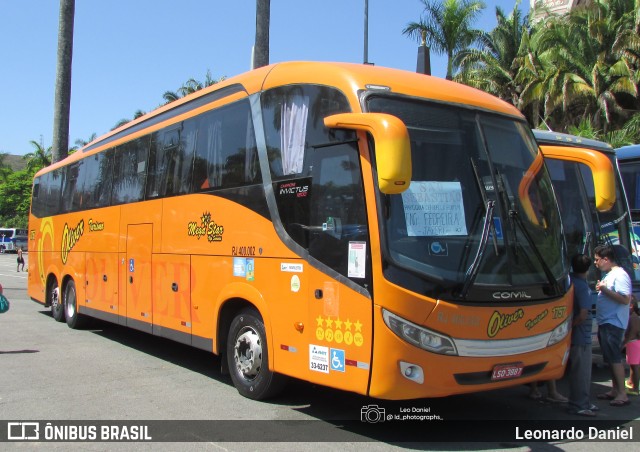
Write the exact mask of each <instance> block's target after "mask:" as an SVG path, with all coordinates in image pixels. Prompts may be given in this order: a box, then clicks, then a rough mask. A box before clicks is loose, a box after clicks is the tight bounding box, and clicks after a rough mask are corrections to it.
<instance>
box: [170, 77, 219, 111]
mask: <svg viewBox="0 0 640 452" xmlns="http://www.w3.org/2000/svg"><path fill="white" fill-rule="evenodd" d="M226 78H227V77H226V76H224V75H223V76H222V77H220V78H217V79H215V78H213V77H212V76H211V71H210V70H209V69H207V74H206V76H205V79H204V82H201V81H199V80H196V79H195V78H190V79H189V80H187V81H186V82H184V83H183V84H182V86H181V87H180V88H178V90H177V91H165V93H164V94H163V95H162V98H163V99H164V104H165V105H166V104H168V103H171V102H174V101H176V100H178V99H181V98H183V97H185V96H188V95H189V94H193V93H195V92H197V91H200V90H201V89H204V88H206V87H208V86H211V85H215V84H216V83H220V82H221V81H223V80H225V79H226Z"/></svg>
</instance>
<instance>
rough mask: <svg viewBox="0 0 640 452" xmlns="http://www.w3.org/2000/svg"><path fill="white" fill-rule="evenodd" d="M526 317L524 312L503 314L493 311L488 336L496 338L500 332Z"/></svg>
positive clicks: (518, 310) (517, 311) (519, 310)
mask: <svg viewBox="0 0 640 452" xmlns="http://www.w3.org/2000/svg"><path fill="white" fill-rule="evenodd" d="M522 317H524V310H522V309H517V310H516V311H515V312H513V313H512V314H502V313H500V312H498V311H493V314H492V315H491V318H490V319H489V325H488V326H487V336H489V337H495V335H496V334H498V333H499V332H500V330H502V329H504V328H506V327H508V326H509V325H511V324H512V323H515V322H517V321H518V320H520V319H521V318H522Z"/></svg>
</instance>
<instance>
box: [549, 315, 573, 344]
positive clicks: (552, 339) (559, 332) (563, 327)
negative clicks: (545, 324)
mask: <svg viewBox="0 0 640 452" xmlns="http://www.w3.org/2000/svg"><path fill="white" fill-rule="evenodd" d="M570 329H571V317H568V318H567V320H565V321H564V322H562V323H561V324H560V325H558V326H557V327H555V328H554V329H553V331H551V336H549V342H547V347H551V346H552V345H553V344H557V343H558V342H560V341H561V340H562V339H564V338H565V337H567V334H569V330H570Z"/></svg>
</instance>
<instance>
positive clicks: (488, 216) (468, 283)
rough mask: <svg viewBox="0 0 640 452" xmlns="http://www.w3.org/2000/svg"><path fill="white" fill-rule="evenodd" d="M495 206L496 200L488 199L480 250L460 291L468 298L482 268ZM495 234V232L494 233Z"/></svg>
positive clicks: (466, 274)
mask: <svg viewBox="0 0 640 452" xmlns="http://www.w3.org/2000/svg"><path fill="white" fill-rule="evenodd" d="M494 207H495V201H487V208H486V212H487V213H486V215H485V217H484V224H483V225H482V236H481V237H480V244H479V245H478V251H477V252H476V256H475V257H474V258H473V262H472V263H471V265H470V266H469V268H468V269H467V272H466V273H465V275H464V278H465V281H464V286H462V291H461V292H460V297H461V298H466V296H467V292H468V291H469V289H470V288H471V286H472V285H473V283H474V281H475V280H476V277H477V276H478V270H479V269H480V262H482V256H483V255H484V250H485V249H486V248H487V243H488V242H489V230H490V229H491V225H492V224H493V208H494ZM494 235H495V234H494Z"/></svg>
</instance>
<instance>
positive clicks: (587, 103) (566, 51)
mask: <svg viewBox="0 0 640 452" xmlns="http://www.w3.org/2000/svg"><path fill="white" fill-rule="evenodd" d="M624 2H628V0H608V1H603V2H598V3H593V4H591V5H590V6H587V7H583V8H580V9H576V10H572V11H571V12H570V13H569V14H568V15H567V16H565V17H550V18H548V19H547V20H546V21H545V24H544V26H541V27H540V28H539V29H538V31H537V32H536V33H535V36H534V41H535V43H534V44H533V45H532V46H533V47H534V48H535V49H537V57H538V62H539V63H541V64H540V67H541V68H542V72H538V74H537V75H538V78H537V80H536V81H535V82H534V83H532V84H530V85H529V86H528V89H531V88H532V87H533V86H537V87H538V90H539V91H538V94H543V93H544V96H545V115H547V116H550V115H554V116H555V117H556V118H557V119H556V123H557V124H565V125H567V124H571V123H577V122H579V121H580V120H581V119H585V118H591V120H592V121H594V128H596V129H600V130H603V133H606V132H608V130H609V129H610V128H611V127H612V125H613V127H614V128H619V127H616V126H615V125H616V124H617V123H619V122H621V121H624V119H625V117H626V116H627V115H628V113H627V111H626V109H625V103H627V104H628V103H629V102H630V101H631V99H635V98H637V95H638V87H637V84H636V83H634V72H633V70H632V67H631V65H630V64H629V61H628V60H627V59H626V58H625V57H624V55H623V54H622V53H621V52H616V51H614V50H612V49H615V48H616V45H619V38H620V35H621V33H620V32H621V29H623V28H624V27H625V26H627V22H625V15H624V13H621V12H620V9H619V8H618V7H619V6H620V3H624ZM542 87H544V89H540V88H542ZM523 97H526V98H527V99H528V100H529V101H530V100H532V99H534V98H536V97H537V96H535V95H532V92H528V93H526V95H524V93H523Z"/></svg>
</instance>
